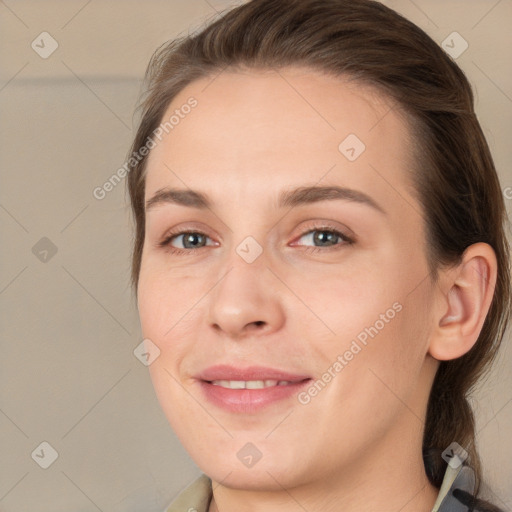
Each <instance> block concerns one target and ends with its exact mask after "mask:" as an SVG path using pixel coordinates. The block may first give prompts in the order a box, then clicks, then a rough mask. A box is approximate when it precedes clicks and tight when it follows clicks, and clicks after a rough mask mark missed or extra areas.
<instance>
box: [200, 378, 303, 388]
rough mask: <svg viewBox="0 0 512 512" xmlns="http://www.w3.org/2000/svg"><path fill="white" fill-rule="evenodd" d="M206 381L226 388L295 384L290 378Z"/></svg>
mask: <svg viewBox="0 0 512 512" xmlns="http://www.w3.org/2000/svg"><path fill="white" fill-rule="evenodd" d="M207 382H208V383H209V384H213V385H214V386H220V387H222V388H226V389H265V388H271V387H275V386H289V385H290V384H295V383H294V382H292V381H290V380H212V381H207Z"/></svg>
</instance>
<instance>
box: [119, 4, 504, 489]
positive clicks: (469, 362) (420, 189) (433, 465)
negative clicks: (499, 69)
mask: <svg viewBox="0 0 512 512" xmlns="http://www.w3.org/2000/svg"><path fill="white" fill-rule="evenodd" d="M285 66H306V67H308V68H310V69H311V70H317V71H320V72H323V73H328V74H331V75H335V76H346V77H351V78H353V79H355V80H357V81H360V82H361V83H364V84H369V85H371V86H373V87H375V88H377V89H378V90H380V91H382V92H384V93H385V94H387V95H388V96H389V97H390V98H392V99H393V100H395V101H396V103H397V104H398V105H399V106H400V108H402V109H403V110H404V111H405V112H406V113H407V115H408V117H409V118H410V119H411V120H412V122H411V132H412V134H413V136H414V140H415V143H416V152H415V154H416V160H417V161H416V166H417V167H418V169H416V171H413V179H414V184H415V190H416V193H417V196H418V199H419V202H420V204H421V207H422V209H423V214H424V217H425V225H426V232H427V247H429V250H428V252H429V253H428V255H427V256H428V261H429V265H430V269H431V278H432V280H433V282H435V280H436V278H437V271H438V269H439V267H440V266H444V265H451V264H455V263H458V262H459V261H460V259H461V256H462V254H463V252H464V250H465V249H466V248H467V247H468V246H469V245H471V244H473V243H476V242H486V243H488V244H489V245H490V246H491V247H492V248H493V249H494V251H495V253H496V257H497V260H498V278H497V284H496V289H495V294H494V298H493V301H492V304H491V307H490V311H489V313H488V315H487V318H486V320H485V323H484V325H483V328H482V331H481V333H480V335H479V338H478V341H477V342H476V344H475V345H474V347H473V348H472V349H471V350H470V351H469V352H468V353H467V354H465V355H464V356H462V357H460V358H458V359H455V360H452V361H441V362H440V366H439V368H438V371H437V374H436V376H435V380H434V383H433V387H432V390H431V393H430V398H429V402H428V407H427V415H426V424H425V430H424V439H423V454H424V462H425V470H426V473H427V475H428V478H429V480H430V481H431V483H432V484H433V485H435V486H436V487H439V486H440V485H441V482H442V479H443V476H444V471H445V468H446V463H445V462H444V461H443V459H442V458H441V452H442V451H443V450H444V449H445V448H447V447H448V446H449V445H450V444H451V443H452V441H456V442H457V443H459V444H460V445H461V446H462V447H464V448H465V449H466V450H467V451H468V452H469V458H468V462H469V463H470V465H471V466H472V467H473V469H474V470H475V474H476V477H477V489H480V480H481V468H480V460H479V456H478V453H477V450H476V447H475V421H474V417H473V412H472V409H471V406H470V404H469V403H468V400H467V398H468V397H469V394H470V392H471V391H472V390H473V388H474V386H475V384H476V382H477V381H478V380H479V379H480V378H481V377H482V376H483V374H484V372H485V371H487V370H488V368H489V366H490V363H491V362H492V360H493V359H494V357H495V355H496V352H497V350H498V347H499V345H500V343H501V340H502V338H503V335H504V331H505V329H506V325H507V322H508V320H509V315H510V304H511V284H510V267H509V264H510V263H509V261H510V256H509V247H508V243H507V239H506V236H505V232H504V227H505V222H506V210H505V206H504V200H503V196H502V191H501V188H500V184H499V181H498V177H497V174H496V170H495V168H494V164H493V160H492V157H491V154H490V151H489V148H488V145H487V143H486V140H485V137H484V135H483V133H482V130H481V127H480V125H479V123H478V120H477V117H476V115H475V112H474V107H473V93H472V90H471V86H470V84H469V83H468V80H467V79H466V77H465V75H464V73H463V72H462V70H461V69H460V68H459V67H458V66H457V65H456V64H455V63H454V62H453V61H452V59H451V58H450V57H448V56H447V55H446V54H445V52H444V51H443V50H442V49H441V48H440V47H439V46H438V45H437V44H436V43H435V42H434V41H433V40H432V39H431V38H430V37H429V36H428V35H427V34H425V32H423V31H422V30H421V29H420V28H418V27H417V26H416V25H414V24H413V23H411V22H410V21H408V20H406V19H405V18H403V17H402V16H400V15H399V14H397V13H396V12H395V11H393V10H391V9H389V8H387V7H386V6H384V5H382V4H380V3H378V2H376V1H372V0H253V1H250V2H248V3H246V4H242V5H240V6H239V7H237V8H235V9H232V10H230V11H228V12H226V13H223V15H222V16H221V17H220V18H219V19H217V20H214V21H213V22H211V23H209V24H208V25H207V26H206V27H205V28H203V29H202V30H201V31H200V32H198V33H196V34H193V35H189V36H186V37H183V38H180V39H177V40H173V41H170V42H168V43H166V44H165V45H162V46H161V47H160V48H159V49H158V50H157V51H156V52H155V54H154V55H153V57H152V59H151V62H150V63H149V66H148V69H147V71H146V83H147V92H146V95H145V97H144V98H143V101H142V102H141V104H140V108H141V109H142V116H141V121H140V125H139V128H138V131H137V134H136V136H135V140H134V142H133V145H132V148H131V152H136V151H138V149H139V148H141V147H142V146H144V145H145V144H146V141H147V139H148V137H150V136H151V135H152V133H153V131H154V130H155V129H156V128H157V127H158V125H159V124H160V123H161V121H162V117H163V114H164V113H165V111H166V109H167V107H168V106H169V104H170V102H171V101H172V100H173V98H174V97H175V96H176V95H177V94H178V93H179V92H180V91H181V90H183V89H184V88H185V87H186V86H187V85H188V84H190V83H191V82H192V81H194V80H196V79H198V78H202V77H205V76H213V75H214V74H216V73H219V72H221V71H222V70H223V69H225V68H227V67H229V68H230V69H241V68H247V69H250V68H254V69H279V68H283V67H285ZM146 160H147V158H146V157H144V158H142V159H140V161H136V162H135V161H133V162H132V163H133V165H132V166H131V167H130V173H129V177H128V188H129V192H130V198H131V206H132V210H133V214H134V218H135V223H136V235H135V243H134V251H133V258H132V284H133V286H134V287H135V290H136V289H137V283H138V278H139V271H140V264H141V256H142V249H143V244H144V236H145V212H144V186H145V163H146Z"/></svg>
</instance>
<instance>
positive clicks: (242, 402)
mask: <svg viewBox="0 0 512 512" xmlns="http://www.w3.org/2000/svg"><path fill="white" fill-rule="evenodd" d="M196 379H197V380H198V382H199V384H200V387H201V390H202V392H203V395H204V397H205V398H206V400H208V401H209V402H211V403H213V404H214V405H216V406H217V407H220V408H222V409H224V410H227V411H229V412H233V413H243V414H251V413H256V412H259V411H261V410H262V409H264V408H266V407H268V406H269V405H271V404H275V403H277V402H282V401H285V400H287V399H290V398H291V397H292V396H294V395H296V394H297V393H298V392H299V391H300V390H301V389H302V388H303V387H305V386H306V385H307V384H308V383H309V381H310V380H311V377H310V376H309V375H304V374H297V373H291V372H287V371H282V370H277V369H275V368H267V367H263V366H251V367H248V368H238V367H234V366H230V365H217V366H211V367H209V368H207V369H205V370H204V371H202V372H201V373H200V374H198V375H197V376H196ZM217 380H245V381H248V380H277V381H283V380H284V381H289V382H290V384H287V385H281V386H270V387H267V388H263V389H228V388H223V387H221V386H217V385H214V384H212V381H217Z"/></svg>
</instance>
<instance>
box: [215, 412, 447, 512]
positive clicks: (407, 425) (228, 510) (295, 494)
mask: <svg viewBox="0 0 512 512" xmlns="http://www.w3.org/2000/svg"><path fill="white" fill-rule="evenodd" d="M422 426H423V424H422V423H421V421H420V420H419V419H418V418H417V417H416V416H415V415H413V414H411V412H410V411H408V410H406V411H405V412H404V413H403V416H402V419H401V421H400V422H399V424H397V425H395V428H393V429H392V431H391V432H388V434H387V435H386V437H385V438H383V439H381V440H380V441H379V444H378V445H377V446H368V447H367V448H366V450H365V454H364V456H362V457H359V458H358V459H357V460H356V461H355V462H351V463H350V464H348V465H347V467H345V468H344V467H339V468H338V470H336V471H332V472H331V475H333V476H331V477H330V478H327V477H323V478H318V479H316V480H313V479H309V481H308V483H307V484H305V485H299V486H296V487H294V488H291V489H284V488H281V489H280V490H276V491H267V490H265V491H255V490H246V489H245V490H244V489H235V488H229V487H227V486H225V485H222V484H220V483H217V482H212V484H213V489H214V492H213V498H212V501H211V504H210V508H209V512H235V511H236V512H263V511H265V512H268V511H269V510H270V511H273V510H276V511H277V510H279V512H297V511H298V510H300V509H302V510H307V511H309V512H316V511H320V510H321V511H322V512H339V511H340V510H343V511H344V512H360V511H361V510H365V511H367V512H397V511H400V512H431V510H432V508H433V506H434V503H435V501H436V499H437V495H438V492H439V491H438V489H436V488H435V487H433V486H432V485H431V484H430V482H429V481H428V478H427V476H426V474H425V470H424V465H423V458H422V453H421V446H422V434H423V429H422ZM411 447H414V451H412V450H411ZM269 473H271V471H270V472H269ZM274 475H275V473H274ZM269 479H270V475H269ZM271 480H272V482H271V484H273V486H274V487H275V483H276V481H275V480H276V479H275V478H272V479H271Z"/></svg>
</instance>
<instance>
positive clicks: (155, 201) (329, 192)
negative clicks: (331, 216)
mask: <svg viewBox="0 0 512 512" xmlns="http://www.w3.org/2000/svg"><path fill="white" fill-rule="evenodd" d="M332 200H344V201H353V202H356V203H360V204H364V205H367V206H370V207H371V208H373V209H375V210H377V211H378V212H380V213H382V214H384V215H386V211H385V210H384V209H383V208H382V206H380V205H379V204H378V203H377V202H376V201H375V200H374V199H373V198H371V197H370V196H368V195H367V194H365V193H364V192H361V191H358V190H354V189H350V188H345V187H338V186H312V187H298V188H294V189H292V190H283V191H282V192H281V193H280V194H279V197H278V203H277V206H278V208H286V207H290V208H293V207H296V206H301V205H306V204H311V203H316V202H320V201H332ZM161 204H177V205H180V206H188V207H190V208H198V209H201V210H205V209H211V207H212V202H211V201H210V199H209V198H208V196H207V195H206V194H203V193H202V192H198V191H196V190H191V189H188V190H185V189H177V188H163V189H160V190H158V191H157V192H156V193H155V194H154V195H153V197H151V198H150V199H148V200H147V201H146V211H148V210H150V209H152V208H155V207H156V206H159V205H161Z"/></svg>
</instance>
